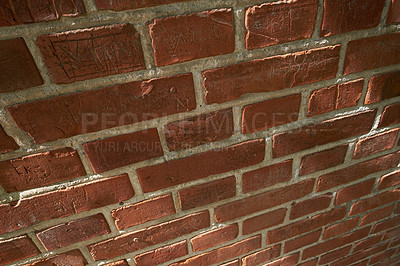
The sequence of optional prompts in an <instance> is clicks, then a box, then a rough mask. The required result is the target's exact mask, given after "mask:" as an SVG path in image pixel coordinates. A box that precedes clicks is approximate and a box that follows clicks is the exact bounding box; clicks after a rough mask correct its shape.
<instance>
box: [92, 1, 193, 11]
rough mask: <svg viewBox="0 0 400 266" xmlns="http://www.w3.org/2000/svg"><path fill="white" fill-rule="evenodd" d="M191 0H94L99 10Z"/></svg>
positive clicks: (142, 6) (117, 9)
mask: <svg viewBox="0 0 400 266" xmlns="http://www.w3.org/2000/svg"><path fill="white" fill-rule="evenodd" d="M189 1H193V0H145V1H143V0H130V1H119V0H117V1H110V0H95V2H96V4H97V7H98V8H99V9H101V10H103V9H111V10H115V11H122V10H127V9H138V8H144V7H152V6H159V5H167V4H172V3H180V2H189Z"/></svg>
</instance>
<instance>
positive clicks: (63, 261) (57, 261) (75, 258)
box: [29, 249, 87, 266]
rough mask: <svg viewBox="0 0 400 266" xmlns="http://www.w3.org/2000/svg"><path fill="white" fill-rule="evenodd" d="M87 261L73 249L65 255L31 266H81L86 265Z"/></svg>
mask: <svg viewBox="0 0 400 266" xmlns="http://www.w3.org/2000/svg"><path fill="white" fill-rule="evenodd" d="M86 263H87V261H86V259H85V257H84V256H83V255H82V253H81V252H80V251H79V250H77V249H75V250H72V251H68V252H66V253H62V254H60V255H56V256H52V257H50V258H47V259H44V260H40V261H36V262H34V263H32V264H29V265H32V266H46V265H83V264H86Z"/></svg>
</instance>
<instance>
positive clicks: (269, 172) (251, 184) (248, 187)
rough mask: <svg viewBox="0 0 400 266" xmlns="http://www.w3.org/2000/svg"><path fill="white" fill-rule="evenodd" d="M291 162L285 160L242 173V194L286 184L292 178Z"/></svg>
mask: <svg viewBox="0 0 400 266" xmlns="http://www.w3.org/2000/svg"><path fill="white" fill-rule="evenodd" d="M292 162H293V161H292V160H287V161H284V162H281V163H276V164H273V165H269V166H266V167H263V168H259V169H256V170H253V171H250V172H247V173H244V174H243V176H242V180H243V193H248V192H251V191H254V190H258V189H261V188H266V187H271V186H274V185H276V184H279V183H283V182H288V181H289V180H290V179H291V178H292Z"/></svg>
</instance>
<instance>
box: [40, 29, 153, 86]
mask: <svg viewBox="0 0 400 266" xmlns="http://www.w3.org/2000/svg"><path fill="white" fill-rule="evenodd" d="M37 44H38V46H39V48H40V51H41V52H42V54H43V58H44V60H45V63H46V65H47V68H48V70H49V72H50V74H51V76H52V78H53V80H54V82H56V83H71V82H74V81H79V80H85V79H91V78H97V77H102V76H107V75H112V74H119V73H125V72H130V71H134V70H139V69H144V68H145V66H144V59H143V52H142V45H141V43H140V37H139V33H137V32H136V30H135V28H134V27H133V25H130V24H124V25H113V26H102V27H95V28H90V29H83V30H79V31H70V32H64V33H57V34H50V35H43V36H40V37H39V38H38V39H37Z"/></svg>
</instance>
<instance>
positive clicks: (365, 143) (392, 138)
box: [353, 129, 399, 159]
mask: <svg viewBox="0 0 400 266" xmlns="http://www.w3.org/2000/svg"><path fill="white" fill-rule="evenodd" d="M398 133H399V129H395V130H390V131H387V132H384V133H381V134H377V135H375V136H372V137H368V138H365V139H361V140H359V141H358V142H357V145H356V149H355V151H354V155H353V158H355V159H358V158H362V157H365V156H368V155H371V154H375V153H377V152H381V151H384V150H389V149H391V148H393V147H394V145H395V144H396V138H397V134H398Z"/></svg>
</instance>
